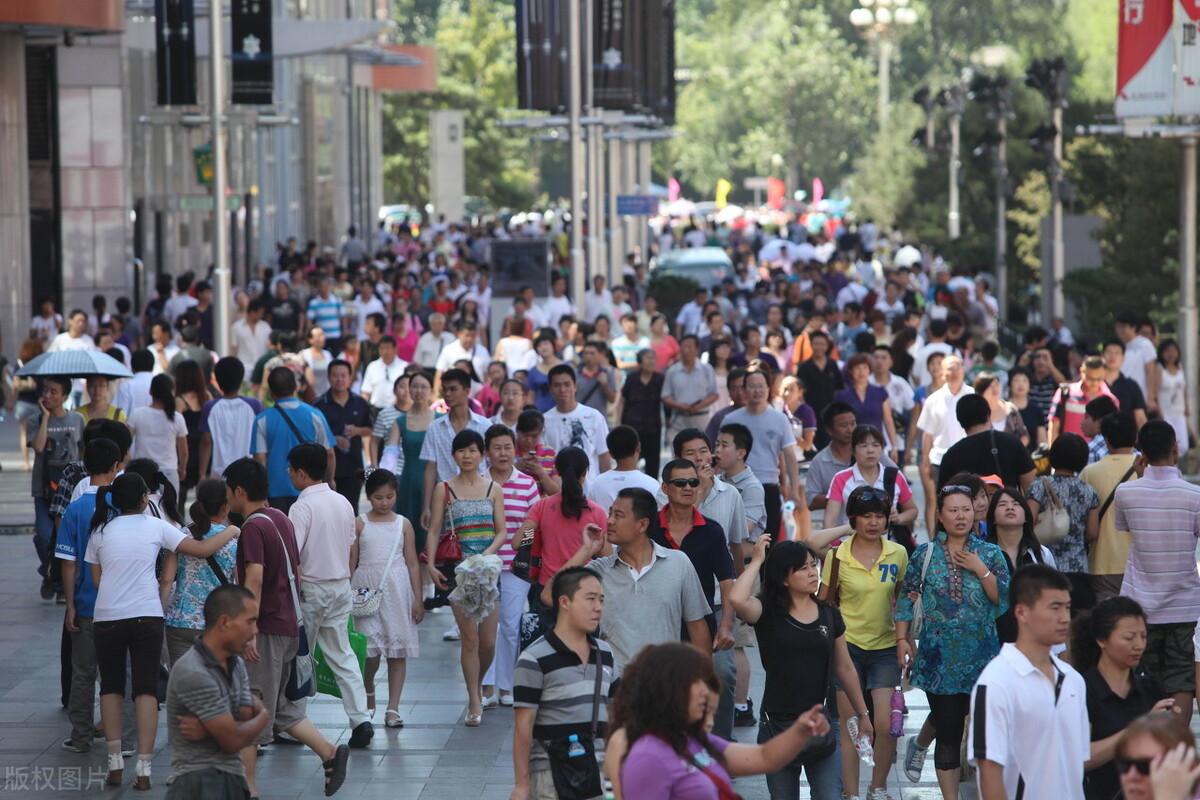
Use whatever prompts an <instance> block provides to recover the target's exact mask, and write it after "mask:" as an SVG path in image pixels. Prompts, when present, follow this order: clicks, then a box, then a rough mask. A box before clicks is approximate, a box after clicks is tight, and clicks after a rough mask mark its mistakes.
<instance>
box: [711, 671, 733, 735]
mask: <svg viewBox="0 0 1200 800" xmlns="http://www.w3.org/2000/svg"><path fill="white" fill-rule="evenodd" d="M713 668H714V669H715V670H716V673H717V679H718V680H720V681H721V699H720V701H719V702H718V703H717V713H716V714H714V715H713V733H715V734H716V735H717V736H720V737H721V738H722V739H732V738H733V686H734V682H735V681H736V680H737V662H735V661H734V660H733V650H732V649H729V650H718V651H717V652H715V653H713Z"/></svg>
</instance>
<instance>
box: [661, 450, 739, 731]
mask: <svg viewBox="0 0 1200 800" xmlns="http://www.w3.org/2000/svg"><path fill="white" fill-rule="evenodd" d="M662 478H663V483H662V491H663V494H665V495H666V496H667V504H666V505H664V506H663V507H662V508H661V509H660V510H659V512H658V515H657V517H656V518H655V519H654V520H653V521H652V522H651V524H650V530H649V535H650V538H651V539H652V540H653V541H654V542H656V543H657V544H659V545H661V546H663V547H666V548H668V549H670V550H680V551H682V552H683V554H684V555H686V556H687V557H688V559H689V560H690V561H691V562H692V566H693V567H694V568H695V569H696V575H697V576H699V578H700V587H701V589H702V590H703V591H704V598H705V599H706V600H708V605H709V606H710V607H711V608H712V609H713V613H712V614H709V615H708V616H707V617H706V618H705V619H706V621H707V622H708V629H709V633H711V634H712V649H713V652H714V653H715V657H714V659H713V666H714V667H715V668H716V671H717V676H718V677H719V678H720V679H721V685H722V687H723V688H722V692H721V701H720V704H719V706H718V708H717V714H716V717H715V719H714V720H713V731H714V732H715V733H716V734H717V735H718V736H722V737H725V736H732V735H733V684H734V677H735V675H736V667H735V665H734V659H733V651H732V648H733V619H734V614H733V607H732V606H728V607H726V608H725V609H721V607H720V606H719V605H717V604H716V602H715V600H716V593H715V590H716V588H717V586H720V587H721V596H722V597H726V596H728V592H729V590H730V588H732V586H733V579H734V572H733V558H732V557H731V556H730V554H729V544H728V542H727V541H726V540H725V532H724V531H723V530H721V526H720V525H718V524H717V523H716V522H714V521H713V520H711V519H709V518H708V517H706V516H704V515H703V514H701V513H700V509H699V508H698V507H697V501H698V500H699V496H700V485H701V480H700V473H699V471H698V470H697V469H696V465H695V464H693V463H692V462H691V461H688V460H687V459H686V458H676V459H673V460H672V461H669V462H667V465H666V466H665V467H663V471H662ZM743 513H745V512H743ZM718 618H719V619H720V622H719V623H718V621H717V620H718Z"/></svg>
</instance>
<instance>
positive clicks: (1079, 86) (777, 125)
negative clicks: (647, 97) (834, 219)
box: [384, 0, 1179, 335]
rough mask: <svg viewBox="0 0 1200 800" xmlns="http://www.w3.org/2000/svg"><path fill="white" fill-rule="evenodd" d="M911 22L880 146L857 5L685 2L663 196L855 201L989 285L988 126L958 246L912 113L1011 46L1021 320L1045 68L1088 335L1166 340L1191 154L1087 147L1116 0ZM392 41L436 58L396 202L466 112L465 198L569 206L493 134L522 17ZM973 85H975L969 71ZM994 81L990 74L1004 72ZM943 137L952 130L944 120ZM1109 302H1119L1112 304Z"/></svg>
mask: <svg viewBox="0 0 1200 800" xmlns="http://www.w3.org/2000/svg"><path fill="white" fill-rule="evenodd" d="M911 3H912V5H913V7H914V8H915V9H916V11H917V13H918V23H917V24H916V25H915V26H914V29H913V30H911V31H909V32H908V33H907V34H906V35H905V37H904V38H903V39H902V40H901V41H900V42H899V44H898V47H897V53H896V58H895V60H894V62H893V69H892V106H891V115H890V121H889V124H888V126H887V127H886V129H884V130H880V129H879V126H878V124H877V121H876V119H875V116H876V111H875V106H876V99H875V98H876V92H877V84H876V69H877V67H876V63H877V62H876V54H875V50H874V49H873V46H872V45H871V44H870V43H868V42H866V41H865V40H864V39H863V37H862V36H861V35H860V34H859V32H858V31H856V30H855V29H854V28H853V26H852V25H851V24H850V22H849V15H850V11H851V10H852V9H853V8H854V7H855V6H856V5H858V3H857V2H856V0H679V3H678V6H677V20H678V30H677V35H676V47H677V53H678V61H679V68H680V75H681V77H682V79H683V81H682V82H681V84H680V88H679V106H678V119H677V122H676V125H675V128H676V130H677V131H678V133H679V135H678V136H677V137H676V138H675V139H672V140H670V141H669V142H668V143H666V144H662V145H656V148H655V159H656V165H655V167H656V168H655V176H654V177H655V180H656V181H657V182H665V181H666V180H667V178H668V177H675V178H676V179H677V180H679V181H680V183H681V184H682V185H683V187H684V190H685V192H686V193H687V195H688V196H690V197H692V198H693V199H707V198H710V197H711V196H712V192H713V188H714V186H715V184H716V182H717V180H718V179H719V178H727V179H729V180H731V181H732V182H733V184H734V187H735V188H734V191H733V193H732V194H731V196H730V200H731V202H747V201H749V200H750V195H749V193H747V192H745V191H744V190H742V189H741V182H742V178H744V177H747V176H750V175H777V176H778V177H782V178H785V179H786V180H787V181H788V184H789V188H791V189H795V188H808V187H809V185H810V184H811V181H812V179H813V178H814V177H820V178H821V179H822V180H823V181H824V183H825V186H826V187H827V191H831V192H837V193H840V194H844V195H848V196H850V197H852V198H853V200H854V203H855V209H856V211H857V212H858V213H859V215H860V216H864V217H866V216H870V217H873V218H875V219H876V220H878V221H880V222H882V223H884V224H887V225H895V226H897V227H898V228H899V229H901V230H902V231H904V232H905V234H906V235H909V236H911V237H915V238H917V239H919V240H921V241H923V242H926V243H929V244H930V245H932V246H933V247H935V248H937V249H938V250H939V251H941V252H942V253H944V254H945V255H946V256H947V258H948V259H950V261H951V262H952V263H956V264H963V265H965V266H969V267H983V268H990V266H991V260H992V252H993V248H994V244H993V228H994V220H995V206H994V192H995V177H994V173H993V165H992V163H991V160H990V159H989V158H988V157H987V156H986V155H979V156H975V155H972V150H973V149H974V147H975V145H976V143H977V142H978V141H979V140H980V138H981V137H982V136H983V134H984V133H985V132H986V131H987V130H988V129H989V128H990V127H991V126H992V125H993V122H992V121H991V120H990V119H988V118H987V116H986V114H985V111H984V109H983V108H981V107H980V106H979V105H978V104H974V103H968V108H967V112H966V115H965V117H964V119H963V123H962V142H963V152H962V162H963V170H962V175H961V208H962V215H963V223H962V230H963V235H962V237H961V238H960V239H959V240H958V241H956V242H950V241H948V240H947V237H946V233H945V230H946V210H945V209H946V194H947V191H948V172H947V163H946V161H947V158H946V154H945V153H944V152H943V151H940V150H935V151H934V152H930V153H926V152H924V151H922V150H920V149H918V148H916V147H914V146H913V145H912V143H911V141H910V139H911V136H912V133H913V131H914V129H916V128H918V127H921V126H922V125H923V124H924V114H923V112H922V111H921V109H919V108H918V107H917V106H915V105H914V104H912V103H911V102H909V97H910V96H911V94H912V92H913V91H914V90H915V89H916V88H917V87H918V86H921V85H928V86H931V87H933V88H934V89H935V90H936V89H937V88H940V87H942V86H944V85H946V84H948V83H949V82H951V81H953V80H955V79H957V78H958V77H960V76H961V75H962V72H963V70H964V69H965V68H968V67H972V66H973V65H974V64H975V63H976V62H977V61H978V56H979V54H980V53H981V51H982V50H983V49H984V48H993V49H994V48H997V47H1003V48H1005V49H1006V51H1007V53H1008V59H1007V61H1006V63H1005V65H1004V66H1003V67H1002V68H1001V69H1002V70H1003V71H1004V72H1005V73H1006V74H1007V75H1008V76H1009V80H1010V84H1011V85H1012V87H1013V95H1014V108H1013V116H1012V118H1011V119H1010V120H1009V123H1008V129H1009V138H1008V157H1009V175H1010V177H1009V194H1008V204H1009V212H1008V234H1009V267H1010V273H1011V274H1012V275H1013V276H1014V280H1013V293H1012V297H1011V298H1010V301H1011V302H1012V303H1013V306H1014V311H1015V312H1016V314H1017V316H1019V315H1020V312H1021V309H1022V306H1024V305H1026V304H1031V303H1032V302H1033V301H1032V300H1031V296H1030V294H1029V291H1028V289H1029V288H1030V287H1035V286H1036V285H1037V282H1038V277H1039V272H1040V269H1041V264H1040V261H1039V258H1038V253H1039V249H1040V245H1039V241H1038V222H1039V220H1040V219H1041V217H1042V216H1044V214H1045V213H1046V211H1047V209H1048V208H1049V190H1048V184H1047V181H1046V177H1045V164H1044V161H1043V159H1042V158H1041V156H1040V155H1039V154H1037V153H1034V152H1033V151H1032V150H1031V148H1030V147H1029V145H1028V144H1027V141H1026V137H1027V136H1028V135H1029V133H1030V132H1031V131H1032V130H1033V129H1034V128H1036V127H1037V126H1038V125H1039V124H1042V123H1043V122H1045V121H1046V120H1047V117H1048V112H1047V110H1046V107H1045V104H1044V102H1043V100H1042V98H1041V97H1040V96H1038V95H1037V94H1036V93H1035V92H1034V91H1033V90H1031V89H1027V88H1025V87H1024V85H1023V76H1024V71H1025V67H1026V65H1027V64H1028V63H1029V61H1030V60H1031V59H1033V58H1036V57H1042V56H1055V55H1063V56H1065V57H1066V59H1067V63H1068V66H1069V69H1070V71H1071V87H1070V99H1071V104H1070V106H1069V107H1068V109H1067V111H1066V121H1065V122H1066V124H1065V127H1066V129H1067V131H1068V136H1067V146H1066V151H1065V161H1066V164H1065V167H1066V171H1067V176H1068V178H1069V180H1070V181H1071V183H1072V185H1073V187H1074V190H1075V191H1074V201H1073V204H1072V205H1071V206H1070V207H1069V208H1068V213H1079V214H1094V215H1097V216H1099V217H1100V218H1101V219H1102V221H1103V226H1102V229H1101V242H1100V244H1101V252H1102V255H1103V263H1102V264H1101V265H1097V267H1098V268H1097V269H1094V270H1080V271H1077V272H1073V273H1071V274H1070V275H1069V276H1068V285H1067V295H1068V297H1069V298H1070V299H1071V300H1072V301H1073V302H1076V303H1078V305H1079V307H1080V308H1081V309H1082V310H1084V311H1085V320H1086V321H1085V330H1083V331H1081V332H1082V333H1085V334H1093V335H1096V334H1101V333H1103V332H1104V331H1106V330H1107V329H1108V328H1109V323H1108V319H1109V315H1111V314H1112V313H1113V312H1114V311H1116V310H1118V309H1119V308H1124V307H1132V308H1140V309H1149V310H1151V311H1153V312H1154V313H1155V314H1157V315H1158V316H1159V318H1160V319H1161V320H1163V321H1169V320H1171V319H1173V317H1174V316H1175V314H1176V312H1177V308H1176V307H1175V304H1176V300H1175V297H1176V288H1175V285H1176V275H1177V263H1176V241H1177V233H1176V231H1177V227H1178V223H1177V217H1178V186H1177V182H1178V162H1179V157H1178V147H1177V146H1176V145H1175V144H1173V143H1172V142H1169V141H1130V140H1125V139H1121V138H1116V137H1113V138H1096V137H1086V136H1077V135H1075V134H1074V133H1073V131H1074V129H1075V127H1076V126H1077V125H1085V124H1087V123H1090V122H1094V121H1096V120H1097V118H1098V117H1100V116H1103V115H1111V113H1112V94H1113V81H1114V78H1113V76H1114V73H1115V48H1116V41H1115V40H1116V19H1117V6H1118V0H1020V2H1013V0H971V2H969V3H964V2H962V0H911ZM393 8H394V13H395V19H396V23H397V38H398V39H399V40H401V41H411V42H418V43H428V44H435V45H436V46H437V48H438V51H439V67H440V85H439V90H438V92H437V93H436V94H432V95H392V96H389V97H388V99H387V100H386V122H385V133H384V136H385V139H384V147H385V154H386V162H385V170H386V171H385V192H386V199H387V201H388V202H410V203H418V204H419V203H423V202H424V200H425V198H426V196H427V194H428V185H427V173H428V151H429V134H428V111H429V110H431V109H434V108H462V109H465V110H466V112H467V130H466V135H467V145H466V171H467V193H468V194H470V195H473V196H478V197H481V198H483V199H484V200H486V201H487V203H488V204H489V205H490V206H491V207H493V208H500V207H511V208H515V209H520V208H527V207H529V206H530V205H531V204H534V203H540V202H546V201H547V200H550V199H554V198H556V197H558V196H561V194H562V189H563V187H564V185H565V182H564V158H563V156H564V153H563V151H564V150H565V147H564V146H563V145H556V144H538V143H535V142H532V141H531V140H530V138H529V135H528V133H527V132H524V131H505V130H503V129H500V128H498V127H497V126H496V125H495V123H496V121H498V120H500V119H503V118H505V117H507V116H515V115H518V114H519V113H520V112H517V111H515V105H516V91H515V85H516V78H515V74H516V72H515V71H516V63H515V54H516V44H515V37H514V6H513V4H512V2H511V1H509V2H501V0H395V2H394V4H393ZM976 68H977V69H978V67H976ZM991 71H992V72H993V73H994V72H995V70H994V69H993V70H991ZM936 113H937V117H936V126H937V128H938V130H939V131H943V132H944V130H945V127H946V125H945V119H944V114H943V113H942V112H940V111H938V112H936ZM1114 289H1116V291H1114Z"/></svg>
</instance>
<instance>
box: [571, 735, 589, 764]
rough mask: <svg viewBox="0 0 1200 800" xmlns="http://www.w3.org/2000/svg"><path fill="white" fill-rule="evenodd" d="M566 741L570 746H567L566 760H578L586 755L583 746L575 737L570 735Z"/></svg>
mask: <svg viewBox="0 0 1200 800" xmlns="http://www.w3.org/2000/svg"><path fill="white" fill-rule="evenodd" d="M567 741H568V742H570V744H569V745H567V757H568V758H578V757H579V756H582V755H585V754H586V753H587V750H584V749H583V745H582V744H581V743H580V741H579V737H578V736H577V735H575V734H573V733H572V734H571V735H570V736H569V737H568V738H567Z"/></svg>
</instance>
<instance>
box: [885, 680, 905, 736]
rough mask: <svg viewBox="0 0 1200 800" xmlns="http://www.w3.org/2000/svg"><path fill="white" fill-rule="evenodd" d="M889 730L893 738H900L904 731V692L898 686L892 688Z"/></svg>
mask: <svg viewBox="0 0 1200 800" xmlns="http://www.w3.org/2000/svg"><path fill="white" fill-rule="evenodd" d="M888 732H889V733H890V734H892V738H899V737H900V736H901V734H903V733H904V692H902V691H900V687H899V686H897V687H896V688H895V689H892V713H891V719H890V724H889V725H888Z"/></svg>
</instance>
